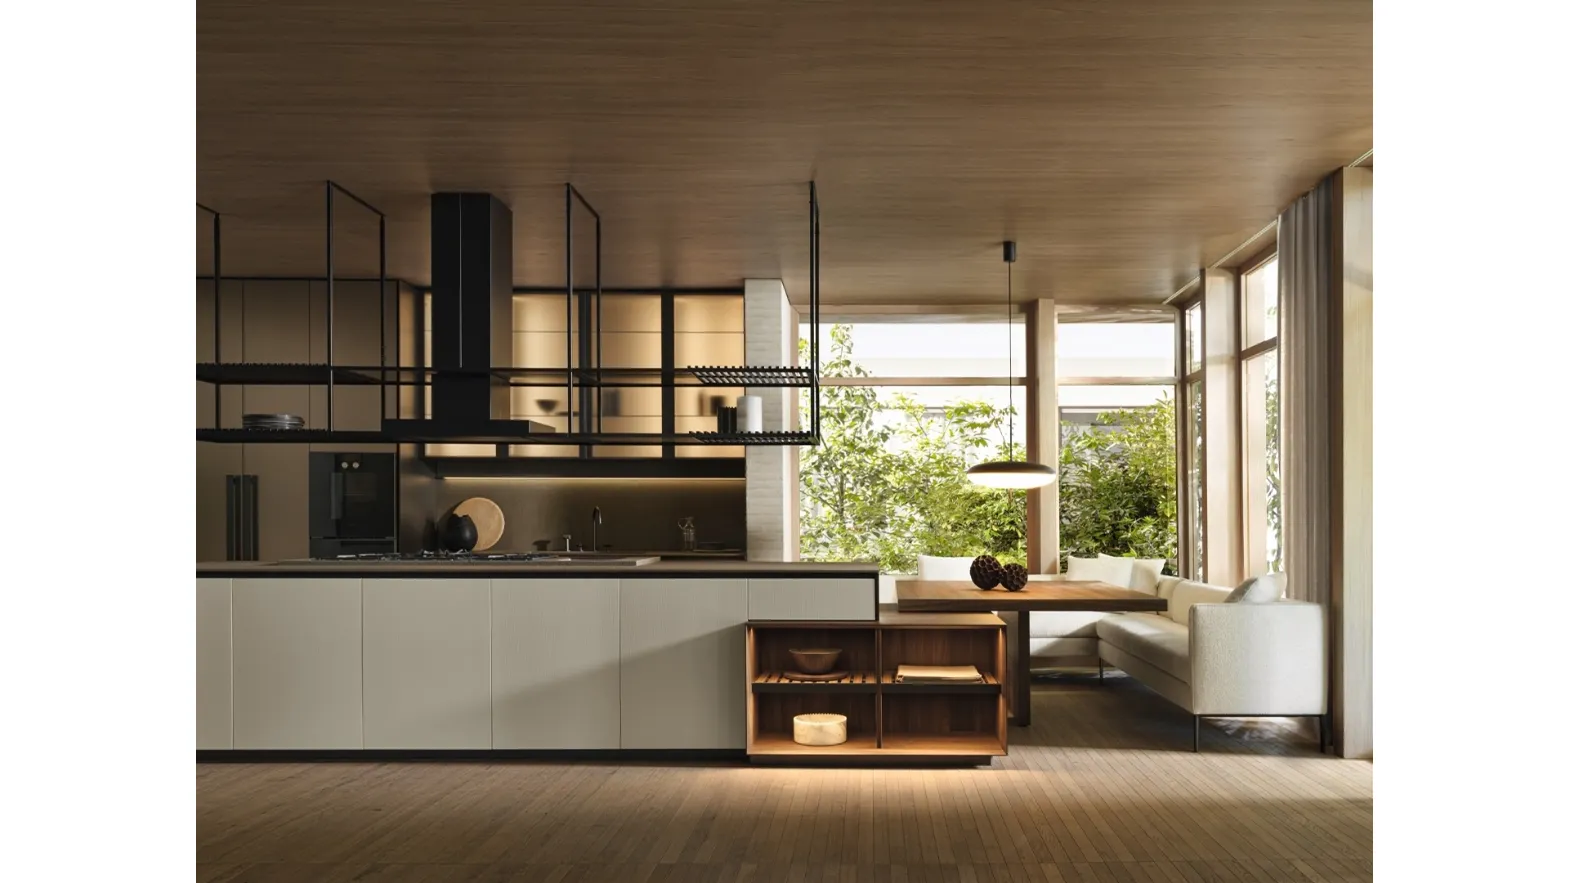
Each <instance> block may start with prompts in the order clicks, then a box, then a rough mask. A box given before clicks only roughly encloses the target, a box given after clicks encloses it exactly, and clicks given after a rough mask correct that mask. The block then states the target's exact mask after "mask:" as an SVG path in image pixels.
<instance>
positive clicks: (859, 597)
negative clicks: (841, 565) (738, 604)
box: [747, 578, 878, 622]
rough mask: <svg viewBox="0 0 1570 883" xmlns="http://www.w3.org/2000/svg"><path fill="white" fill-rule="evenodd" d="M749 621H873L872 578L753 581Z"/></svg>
mask: <svg viewBox="0 0 1570 883" xmlns="http://www.w3.org/2000/svg"><path fill="white" fill-rule="evenodd" d="M747 618H748V619H755V620H804V621H820V622H832V621H840V620H844V621H856V622H860V621H868V622H870V621H872V620H874V619H877V618H878V600H877V589H876V581H875V580H872V579H836V578H826V579H825V578H817V579H752V580H748V581H747Z"/></svg>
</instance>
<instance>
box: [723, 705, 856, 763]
mask: <svg viewBox="0 0 1570 883" xmlns="http://www.w3.org/2000/svg"><path fill="white" fill-rule="evenodd" d="M751 700H752V712H751V714H750V715H749V716H750V717H751V718H752V720H751V721H749V723H750V724H751V726H750V727H749V728H748V729H749V736H748V739H747V752H748V753H749V754H802V755H834V754H844V755H853V754H858V753H863V752H871V751H876V750H877V747H878V697H877V695H876V694H874V693H853V692H848V691H846V690H836V691H830V690H822V691H819V692H818V693H816V694H810V693H754V694H753V695H752V697H751ZM798 714H843V715H845V729H846V740H845V742H843V743H842V744H839V745H822V746H817V745H797V744H796V742H795V740H794V734H795V717H796V715H798Z"/></svg>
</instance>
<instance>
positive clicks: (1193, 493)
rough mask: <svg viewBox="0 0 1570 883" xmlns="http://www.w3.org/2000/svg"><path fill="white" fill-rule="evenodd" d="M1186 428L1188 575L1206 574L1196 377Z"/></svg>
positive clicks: (1201, 402)
mask: <svg viewBox="0 0 1570 883" xmlns="http://www.w3.org/2000/svg"><path fill="white" fill-rule="evenodd" d="M1186 398H1187V400H1188V402H1187V404H1188V415H1187V420H1186V422H1187V431H1188V437H1189V446H1188V462H1187V463H1186V464H1184V473H1185V475H1186V476H1187V488H1186V493H1187V495H1188V496H1187V500H1186V502H1187V504H1188V549H1189V562H1190V564H1189V571H1190V573H1189V576H1190V577H1191V578H1192V579H1196V580H1203V579H1204V578H1205V483H1204V472H1203V470H1202V468H1201V464H1203V463H1204V460H1205V437H1204V392H1203V391H1202V390H1201V388H1200V385H1199V383H1198V382H1197V381H1196V382H1194V383H1190V384H1189V385H1188V389H1187V395H1186Z"/></svg>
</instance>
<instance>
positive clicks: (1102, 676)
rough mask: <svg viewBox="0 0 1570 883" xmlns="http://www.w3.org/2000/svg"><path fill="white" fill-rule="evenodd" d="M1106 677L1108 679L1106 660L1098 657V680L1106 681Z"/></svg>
mask: <svg viewBox="0 0 1570 883" xmlns="http://www.w3.org/2000/svg"><path fill="white" fill-rule="evenodd" d="M1106 679H1107V664H1106V663H1105V662H1103V661H1102V660H1101V659H1099V658H1098V659H1096V680H1098V681H1104V680H1106Z"/></svg>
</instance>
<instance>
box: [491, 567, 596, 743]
mask: <svg viewBox="0 0 1570 883" xmlns="http://www.w3.org/2000/svg"><path fill="white" fill-rule="evenodd" d="M620 584H621V581H620V580H615V579H577V578H565V579H498V580H492V581H491V714H492V716H493V720H494V722H495V723H494V734H495V746H496V747H497V748H540V749H547V748H568V749H571V748H583V749H589V748H619V747H621V668H620V663H621V610H620V605H621V598H620V594H619V593H620Z"/></svg>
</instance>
